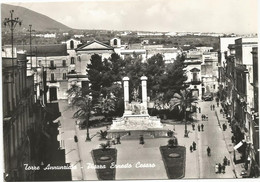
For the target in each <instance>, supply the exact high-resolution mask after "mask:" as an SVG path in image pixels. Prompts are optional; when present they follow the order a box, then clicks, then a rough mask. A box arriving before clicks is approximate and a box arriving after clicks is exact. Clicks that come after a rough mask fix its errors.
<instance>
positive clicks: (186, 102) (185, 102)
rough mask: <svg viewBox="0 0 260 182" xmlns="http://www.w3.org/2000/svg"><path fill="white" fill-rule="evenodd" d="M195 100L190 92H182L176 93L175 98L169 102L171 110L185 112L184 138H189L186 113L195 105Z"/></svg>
mask: <svg viewBox="0 0 260 182" xmlns="http://www.w3.org/2000/svg"><path fill="white" fill-rule="evenodd" d="M195 100H196V99H195V98H193V97H192V95H191V91H190V90H180V93H174V95H173V98H172V99H171V100H170V102H169V105H170V110H173V109H175V108H178V109H179V112H184V121H185V130H184V137H188V131H187V113H186V112H187V111H188V109H189V108H190V107H191V103H193V102H194V101H195Z"/></svg>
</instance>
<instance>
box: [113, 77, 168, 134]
mask: <svg viewBox="0 0 260 182" xmlns="http://www.w3.org/2000/svg"><path fill="white" fill-rule="evenodd" d="M141 80H142V101H143V102H142V103H139V102H131V103H129V90H128V89H129V84H128V81H129V78H128V77H124V78H123V81H124V101H125V111H124V115H123V116H122V117H121V118H117V119H115V120H113V123H112V125H111V127H110V130H108V138H113V137H114V138H115V137H117V136H120V137H122V139H123V138H125V139H127V138H129V139H130V138H132V139H138V138H139V137H140V135H143V136H144V138H146V137H148V138H154V137H165V136H167V132H168V130H166V129H163V125H162V123H161V120H160V118H157V117H156V116H149V114H148V110H147V93H146V92H147V88H146V80H147V77H145V76H142V77H141Z"/></svg>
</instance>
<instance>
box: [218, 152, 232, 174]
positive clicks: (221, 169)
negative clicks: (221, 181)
mask: <svg viewBox="0 0 260 182" xmlns="http://www.w3.org/2000/svg"><path fill="white" fill-rule="evenodd" d="M229 163H230V162H229V160H228V159H227V157H226V156H225V157H224V159H223V164H222V165H221V164H220V163H218V164H216V165H215V172H216V173H225V170H226V166H228V165H230V164H229Z"/></svg>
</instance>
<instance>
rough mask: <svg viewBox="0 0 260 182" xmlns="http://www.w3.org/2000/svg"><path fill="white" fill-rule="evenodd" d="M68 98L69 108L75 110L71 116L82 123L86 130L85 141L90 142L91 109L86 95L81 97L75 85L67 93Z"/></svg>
mask: <svg viewBox="0 0 260 182" xmlns="http://www.w3.org/2000/svg"><path fill="white" fill-rule="evenodd" d="M67 93H68V95H69V98H70V107H72V108H76V112H75V113H74V114H73V118H77V119H79V120H80V121H81V122H82V125H84V126H85V127H86V129H87V138H86V140H88V141H90V140H91V139H90V137H89V127H90V120H89V118H90V116H91V110H92V108H93V105H92V101H91V99H90V97H89V96H88V95H84V96H82V94H81V88H80V87H78V86H77V85H73V86H72V87H71V88H70V89H69V90H68V91H67Z"/></svg>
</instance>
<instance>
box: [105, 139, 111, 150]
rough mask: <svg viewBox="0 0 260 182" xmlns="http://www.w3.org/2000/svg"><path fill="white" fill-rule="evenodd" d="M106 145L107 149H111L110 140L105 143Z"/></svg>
mask: <svg viewBox="0 0 260 182" xmlns="http://www.w3.org/2000/svg"><path fill="white" fill-rule="evenodd" d="M106 145H107V147H108V148H110V147H111V144H110V140H108V141H107V143H106Z"/></svg>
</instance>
